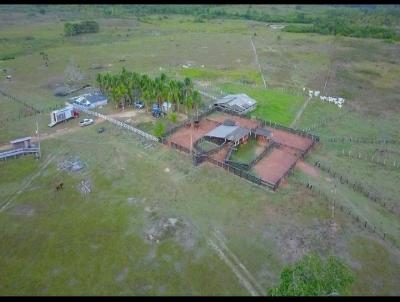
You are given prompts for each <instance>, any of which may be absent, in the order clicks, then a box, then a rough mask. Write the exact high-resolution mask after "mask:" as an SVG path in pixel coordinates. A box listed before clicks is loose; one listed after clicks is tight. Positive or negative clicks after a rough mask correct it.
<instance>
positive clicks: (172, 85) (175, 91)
mask: <svg viewBox="0 0 400 302" xmlns="http://www.w3.org/2000/svg"><path fill="white" fill-rule="evenodd" d="M168 99H170V100H171V102H172V103H173V104H174V110H175V111H176V110H177V103H178V99H179V88H178V84H177V81H175V80H170V81H169V83H168Z"/></svg>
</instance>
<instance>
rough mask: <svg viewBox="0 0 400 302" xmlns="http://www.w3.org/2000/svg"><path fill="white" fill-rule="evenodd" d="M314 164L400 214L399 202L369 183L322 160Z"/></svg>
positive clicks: (342, 182)
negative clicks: (355, 178)
mask: <svg viewBox="0 0 400 302" xmlns="http://www.w3.org/2000/svg"><path fill="white" fill-rule="evenodd" d="M314 166H316V167H318V168H319V169H321V170H322V171H325V172H327V173H328V174H329V175H330V176H332V177H333V178H336V179H337V180H339V181H340V183H341V184H346V185H347V186H349V187H350V188H351V189H353V190H354V191H355V192H359V193H361V194H362V195H364V196H365V197H367V198H368V199H369V200H371V201H373V202H375V203H377V204H378V205H380V206H382V207H383V208H385V209H386V210H387V211H389V212H391V213H394V214H397V215H399V214H400V207H399V206H398V202H396V201H395V200H391V199H387V198H384V197H382V196H380V195H379V194H377V193H376V191H377V190H376V189H373V188H371V186H369V185H365V184H363V183H362V181H355V180H352V179H349V178H348V177H346V176H344V175H341V174H339V173H338V172H336V171H335V170H333V169H332V168H331V167H330V166H328V165H327V164H323V163H321V161H316V162H315V163H314Z"/></svg>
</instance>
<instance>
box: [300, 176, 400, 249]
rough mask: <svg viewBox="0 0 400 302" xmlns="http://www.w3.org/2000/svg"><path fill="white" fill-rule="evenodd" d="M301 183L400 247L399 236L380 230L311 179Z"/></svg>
mask: <svg viewBox="0 0 400 302" xmlns="http://www.w3.org/2000/svg"><path fill="white" fill-rule="evenodd" d="M295 182H297V183H298V184H300V185H303V186H305V187H306V188H307V189H309V190H311V191H312V192H313V193H314V194H315V195H316V196H319V197H320V199H321V200H323V201H325V202H326V203H325V204H326V205H327V206H328V207H329V208H330V207H332V206H334V207H335V209H339V210H340V211H341V212H343V213H345V214H346V215H348V216H350V217H351V218H352V219H353V221H354V222H356V223H357V224H358V225H359V226H360V227H361V228H362V229H365V230H368V231H370V232H371V233H373V234H375V235H376V236H377V237H378V238H380V239H382V240H384V241H386V242H389V243H390V244H391V245H392V246H393V247H394V248H396V249H400V245H399V243H398V241H397V240H398V238H396V237H395V236H393V235H391V234H388V233H386V232H384V231H383V230H380V229H379V228H378V227H376V225H375V224H374V223H371V222H369V221H368V220H366V219H365V218H362V217H360V216H359V215H357V214H356V213H354V211H353V210H352V209H351V208H349V207H347V206H344V205H343V204H341V203H339V202H338V200H337V199H336V198H334V197H332V196H330V195H329V194H327V193H326V192H324V191H322V190H321V189H319V188H318V186H317V185H316V184H315V183H312V182H311V181H309V180H308V181H299V180H296V181H295Z"/></svg>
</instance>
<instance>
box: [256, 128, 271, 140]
mask: <svg viewBox="0 0 400 302" xmlns="http://www.w3.org/2000/svg"><path fill="white" fill-rule="evenodd" d="M251 133H252V134H254V137H255V138H256V139H257V140H258V141H261V142H268V141H270V140H271V139H272V136H273V134H272V132H271V131H270V130H268V129H265V128H256V129H253V130H251Z"/></svg>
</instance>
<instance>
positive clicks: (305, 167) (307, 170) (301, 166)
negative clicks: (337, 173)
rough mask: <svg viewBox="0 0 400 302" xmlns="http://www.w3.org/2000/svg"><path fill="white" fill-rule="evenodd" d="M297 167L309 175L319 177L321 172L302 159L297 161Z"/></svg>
mask: <svg viewBox="0 0 400 302" xmlns="http://www.w3.org/2000/svg"><path fill="white" fill-rule="evenodd" d="M296 167H297V168H299V169H300V170H301V171H302V172H304V173H306V174H307V175H310V176H312V177H319V172H318V171H317V170H316V169H315V168H314V167H313V166H310V165H309V164H307V163H305V162H304V161H302V160H299V161H298V162H297V164H296Z"/></svg>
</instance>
